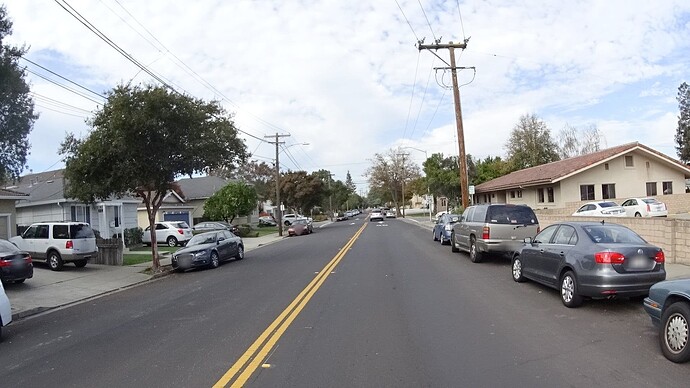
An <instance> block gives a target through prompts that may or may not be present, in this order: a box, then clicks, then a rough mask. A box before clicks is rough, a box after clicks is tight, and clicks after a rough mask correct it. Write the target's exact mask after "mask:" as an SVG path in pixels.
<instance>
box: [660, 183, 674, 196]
mask: <svg viewBox="0 0 690 388" xmlns="http://www.w3.org/2000/svg"><path fill="white" fill-rule="evenodd" d="M661 189H662V190H663V191H662V193H663V194H664V195H667V194H673V182H661Z"/></svg>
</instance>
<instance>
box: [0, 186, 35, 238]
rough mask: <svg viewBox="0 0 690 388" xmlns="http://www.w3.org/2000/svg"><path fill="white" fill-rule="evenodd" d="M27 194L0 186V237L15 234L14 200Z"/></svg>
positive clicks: (15, 214)
mask: <svg viewBox="0 0 690 388" xmlns="http://www.w3.org/2000/svg"><path fill="white" fill-rule="evenodd" d="M28 196H29V195H28V194H24V193H20V192H18V191H14V190H10V189H2V188H0V238H3V239H6V240H7V239H9V238H10V237H12V236H16V235H17V228H16V227H15V225H16V222H17V210H16V208H15V202H16V201H17V200H19V199H25V198H26V197H28Z"/></svg>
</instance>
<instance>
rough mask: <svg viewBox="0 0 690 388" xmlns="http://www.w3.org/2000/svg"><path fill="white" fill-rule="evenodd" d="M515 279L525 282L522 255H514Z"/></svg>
mask: <svg viewBox="0 0 690 388" xmlns="http://www.w3.org/2000/svg"><path fill="white" fill-rule="evenodd" d="M512 267H513V280H514V281H516V282H518V283H523V282H524V281H525V280H527V279H525V276H524V275H523V274H522V260H521V259H520V255H515V257H513V265H512Z"/></svg>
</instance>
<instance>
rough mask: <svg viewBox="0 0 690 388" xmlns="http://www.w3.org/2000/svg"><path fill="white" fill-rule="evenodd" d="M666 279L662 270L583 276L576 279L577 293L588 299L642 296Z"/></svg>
mask: <svg viewBox="0 0 690 388" xmlns="http://www.w3.org/2000/svg"><path fill="white" fill-rule="evenodd" d="M665 279H666V271H664V270H663V269H662V270H660V271H656V272H647V273H644V274H634V273H633V274H616V275H613V276H583V277H582V278H580V279H578V281H579V285H578V293H579V294H581V295H583V296H588V297H606V296H612V295H616V296H623V297H633V296H644V295H649V289H650V288H651V287H652V286H653V285H654V284H655V283H658V282H660V281H662V280H665Z"/></svg>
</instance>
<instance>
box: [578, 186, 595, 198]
mask: <svg viewBox="0 0 690 388" xmlns="http://www.w3.org/2000/svg"><path fill="white" fill-rule="evenodd" d="M580 200H582V201H592V200H594V185H580Z"/></svg>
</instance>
